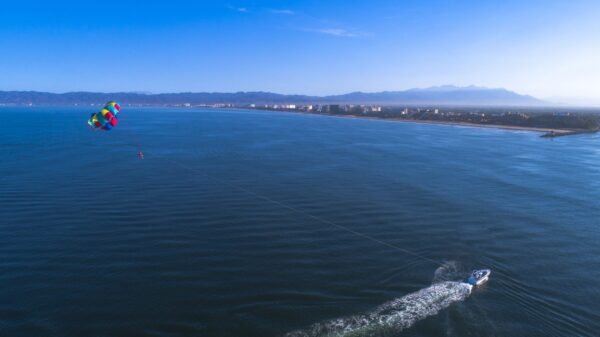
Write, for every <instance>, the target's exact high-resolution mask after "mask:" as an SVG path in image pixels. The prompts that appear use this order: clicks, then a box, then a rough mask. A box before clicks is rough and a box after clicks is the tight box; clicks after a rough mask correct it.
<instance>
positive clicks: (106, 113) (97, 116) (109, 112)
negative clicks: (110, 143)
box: [88, 101, 144, 159]
mask: <svg viewBox="0 0 600 337" xmlns="http://www.w3.org/2000/svg"><path fill="white" fill-rule="evenodd" d="M120 111H121V106H120V105H119V103H117V102H115V101H110V102H108V103H106V104H105V105H104V107H103V108H102V109H101V110H100V111H98V112H96V113H93V114H91V115H90V118H89V119H88V125H89V126H90V128H92V129H99V130H105V131H108V130H111V129H112V128H113V127H115V126H116V125H117V123H118V122H119V120H118V119H117V115H118V114H119V112H120ZM138 147H139V148H140V149H141V147H140V146H139V145H138ZM138 157H139V158H140V159H144V153H142V151H140V152H138Z"/></svg>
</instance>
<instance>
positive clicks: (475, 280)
mask: <svg viewBox="0 0 600 337" xmlns="http://www.w3.org/2000/svg"><path fill="white" fill-rule="evenodd" d="M491 273H492V271H491V270H489V269H479V270H474V271H473V273H471V276H469V278H468V279H467V283H468V284H470V285H472V286H478V285H482V284H484V283H486V282H487V281H488V280H489V277H490V274H491Z"/></svg>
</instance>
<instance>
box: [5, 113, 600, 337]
mask: <svg viewBox="0 0 600 337" xmlns="http://www.w3.org/2000/svg"><path fill="white" fill-rule="evenodd" d="M93 111H94V108H90V107H85V108H73V107H70V108H57V107H52V108H49V107H48V108H40V107H28V108H15V107H1V108H0V116H2V121H3V123H2V124H0V154H1V159H0V336H16V337H19V336H23V337H31V336H61V337H70V336H115V337H116V336H219V337H220V336H224V337H240V336H249V337H254V336H256V337H268V336H285V335H288V336H342V335H345V336H597V335H598V332H599V331H600V287H599V286H598V280H599V279H600V226H599V222H600V220H599V219H600V137H599V136H598V135H580V136H572V137H564V138H556V139H553V140H552V139H544V138H540V137H539V134H536V133H531V132H516V131H507V130H493V129H478V128H470V127H455V126H443V125H424V124H414V123H402V122H387V121H377V120H366V119H350V118H334V117H326V116H316V115H302V114H287V113H273V112H260V111H243V110H202V109H166V108H127V107H125V108H124V110H123V111H122V113H121V115H120V117H121V118H120V124H119V125H118V126H117V127H116V128H115V129H114V130H112V131H110V132H92V131H91V130H89V129H88V128H87V125H86V120H87V117H88V115H89V113H90V112H93ZM140 148H141V149H142V150H143V151H144V154H145V159H144V160H140V159H139V158H137V152H138V151H139V149H140ZM476 268H490V269H492V275H491V279H490V281H489V282H488V283H487V284H486V285H484V286H482V287H478V288H474V289H472V290H471V289H470V288H465V287H464V286H463V285H460V284H459V283H457V281H460V280H461V279H462V278H464V277H466V276H467V274H468V273H469V272H470V270H472V269H476ZM457 284H458V285H457Z"/></svg>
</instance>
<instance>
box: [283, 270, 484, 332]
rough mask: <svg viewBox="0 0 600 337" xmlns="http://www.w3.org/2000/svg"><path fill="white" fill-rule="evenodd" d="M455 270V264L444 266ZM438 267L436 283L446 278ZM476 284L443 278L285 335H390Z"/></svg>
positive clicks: (460, 297) (455, 299)
mask: <svg viewBox="0 0 600 337" xmlns="http://www.w3.org/2000/svg"><path fill="white" fill-rule="evenodd" d="M447 267H450V268H447ZM440 268H447V269H450V270H452V269H453V266H442V267H440ZM443 274H447V273H446V271H445V270H443V269H442V270H440V269H438V270H437V271H436V274H435V276H434V282H436V280H439V279H445V278H446V277H441V275H443ZM471 289H472V286H471V285H470V284H467V283H464V282H454V281H446V280H443V281H440V282H438V283H434V284H433V285H431V286H430V287H427V288H425V289H421V290H419V291H417V292H414V293H411V294H408V295H406V296H403V297H400V298H397V299H394V300H392V301H390V302H387V303H384V304H382V305H380V306H379V307H377V308H376V309H375V310H373V311H371V312H369V313H366V314H362V315H355V316H350V317H346V318H338V319H334V320H330V321H326V322H321V323H317V324H314V325H312V326H310V327H308V328H307V329H304V330H297V331H293V332H290V333H288V334H286V335H285V337H342V336H344V337H359V336H361V337H362V336H390V335H395V334H397V333H398V332H399V331H402V330H404V329H406V328H409V327H411V326H412V325H413V324H415V323H416V322H418V321H420V320H422V319H425V318H427V317H429V316H433V315H436V314H437V313H438V312H440V311H441V310H443V309H445V308H447V307H449V306H450V305H451V304H453V303H455V302H459V301H463V300H465V299H466V298H467V297H469V295H470V294H471Z"/></svg>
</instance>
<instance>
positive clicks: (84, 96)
mask: <svg viewBox="0 0 600 337" xmlns="http://www.w3.org/2000/svg"><path fill="white" fill-rule="evenodd" d="M109 100H116V101H119V102H121V103H122V104H133V105H138V104H141V105H175V104H186V103H189V104H194V105H196V104H222V103H231V104H251V103H256V104H269V103H271V104H274V103H276V104H282V103H289V104H306V103H311V104H328V103H329V104H336V103H338V104H339V103H346V104H388V105H402V104H407V105H410V104H439V105H504V106H506V105H515V106H517V105H518V106H528V105H544V104H547V103H546V102H544V101H541V100H539V99H537V98H534V97H531V96H528V95H521V94H517V93H515V92H512V91H509V90H506V89H490V88H483V87H476V86H468V87H457V86H451V85H446V86H438V87H430V88H425V89H410V90H404V91H382V92H373V93H366V92H352V93H348V94H344V95H332V96H307V95H283V94H275V93H270V92H260V91H257V92H236V93H208V92H199V93H192V92H183V93H170V94H145V93H127V92H115V93H96V92H69V93H63V94H56V93H49V92H38V91H0V104H17V105H27V104H35V105H74V104H101V103H104V102H105V101H109Z"/></svg>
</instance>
